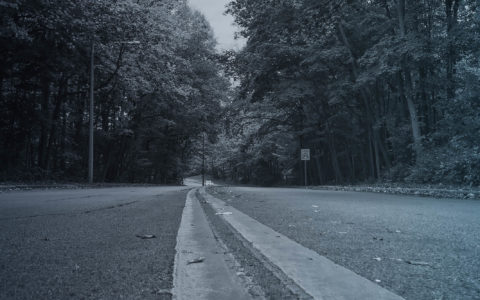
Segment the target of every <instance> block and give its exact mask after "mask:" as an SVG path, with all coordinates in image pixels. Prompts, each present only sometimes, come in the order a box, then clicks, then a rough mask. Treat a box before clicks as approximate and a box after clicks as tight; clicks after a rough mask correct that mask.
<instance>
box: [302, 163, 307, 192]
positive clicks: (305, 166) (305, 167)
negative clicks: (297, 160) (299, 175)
mask: <svg viewBox="0 0 480 300" xmlns="http://www.w3.org/2000/svg"><path fill="white" fill-rule="evenodd" d="M303 162H304V169H305V188H307V161H306V160H304V161H303Z"/></svg>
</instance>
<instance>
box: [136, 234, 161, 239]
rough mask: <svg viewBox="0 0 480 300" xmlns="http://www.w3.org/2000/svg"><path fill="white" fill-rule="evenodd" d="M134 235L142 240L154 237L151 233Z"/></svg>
mask: <svg viewBox="0 0 480 300" xmlns="http://www.w3.org/2000/svg"><path fill="white" fill-rule="evenodd" d="M135 236H136V237H138V238H140V239H142V240H148V239H154V238H156V236H155V235H153V234H137V235H135Z"/></svg>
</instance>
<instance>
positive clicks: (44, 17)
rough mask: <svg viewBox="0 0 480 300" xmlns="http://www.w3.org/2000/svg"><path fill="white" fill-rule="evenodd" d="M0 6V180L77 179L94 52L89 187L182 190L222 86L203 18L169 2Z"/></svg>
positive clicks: (84, 156)
mask: <svg viewBox="0 0 480 300" xmlns="http://www.w3.org/2000/svg"><path fill="white" fill-rule="evenodd" d="M0 8H1V13H0V18H1V23H2V26H1V27H2V29H1V31H0V51H1V53H2V55H1V56H0V66H1V69H0V97H1V98H0V104H1V105H0V106H1V107H2V110H1V111H0V176H1V178H2V179H3V180H19V179H27V180H28V179H30V180H39V179H57V180H83V179H84V178H86V174H87V173H86V172H87V160H88V120H89V114H88V108H89V107H88V103H89V102H88V91H89V74H90V64H89V63H90V57H91V47H92V44H93V46H94V53H95V54H94V55H95V56H94V59H95V82H94V86H95V91H94V93H95V107H94V110H95V120H94V129H95V153H94V162H95V181H129V182H161V183H168V182H178V181H180V180H181V178H182V177H183V175H184V173H185V172H187V171H188V168H187V167H186V164H187V160H188V158H189V157H190V156H191V154H192V152H193V151H194V150H195V143H196V141H197V140H198V139H200V138H201V135H202V133H203V132H210V133H211V132H212V127H213V123H214V122H215V120H216V119H217V118H216V115H217V114H218V112H219V111H220V109H219V108H220V100H221V99H223V97H224V93H225V91H226V90H227V89H226V88H225V87H226V86H228V82H227V81H226V80H225V79H224V77H222V76H221V73H220V71H221V68H220V64H219V59H218V55H217V53H216V52H215V40H214V38H213V34H212V30H211V28H210V26H209V24H208V22H207V21H206V20H205V18H204V17H203V16H202V15H201V14H199V13H197V12H194V11H192V10H191V9H190V8H189V7H188V6H187V4H186V1H176V0H166V1H145V0H140V1H132V0H120V1H106V0H105V1H104V0H101V1H91V0H79V1H60V0H35V1H27V0H5V1H0ZM211 134H213V133H211Z"/></svg>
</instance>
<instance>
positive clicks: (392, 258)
mask: <svg viewBox="0 0 480 300" xmlns="http://www.w3.org/2000/svg"><path fill="white" fill-rule="evenodd" d="M390 259H391V260H396V261H403V259H401V258H394V257H390Z"/></svg>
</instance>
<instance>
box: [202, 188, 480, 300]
mask: <svg viewBox="0 0 480 300" xmlns="http://www.w3.org/2000/svg"><path fill="white" fill-rule="evenodd" d="M209 192H210V193H211V194H212V195H213V196H215V197H217V198H220V199H222V200H224V201H226V202H227V203H229V204H230V205H232V206H234V207H235V208H237V209H239V210H240V211H242V212H244V213H246V214H248V215H249V216H251V217H253V218H254V219H256V220H258V221H260V222H261V223H263V224H265V225H267V226H269V227H271V228H272V229H274V230H276V231H278V232H280V233H282V234H284V235H286V236H287V237H289V238H291V239H292V240H295V241H296V242H298V243H300V244H302V245H303V246H305V247H307V248H310V249H312V250H314V251H316V252H317V253H319V254H320V255H323V256H325V257H327V258H329V259H330V260H332V261H334V262H335V263H338V264H340V265H342V266H344V267H346V268H348V269H350V270H352V271H354V272H355V273H357V274H359V275H361V276H363V277H365V278H367V279H369V280H371V281H375V282H377V283H378V284H379V285H381V286H383V287H385V288H387V289H389V290H391V291H394V292H395V293H397V294H399V295H401V296H402V297H404V298H406V299H412V300H413V299H479V298H480V275H479V274H480V272H479V270H480V261H479V260H478V257H480V221H479V220H480V219H479V218H478V216H479V215H480V203H479V202H478V201H476V200H463V201H458V200H450V199H433V198H420V197H412V196H397V195H385V194H374V193H354V192H335V191H321V190H300V189H285V188H282V189H267V188H230V187H213V188H209Z"/></svg>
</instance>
